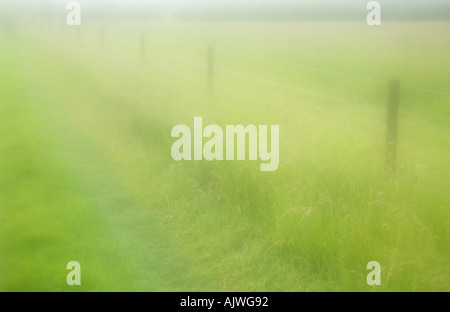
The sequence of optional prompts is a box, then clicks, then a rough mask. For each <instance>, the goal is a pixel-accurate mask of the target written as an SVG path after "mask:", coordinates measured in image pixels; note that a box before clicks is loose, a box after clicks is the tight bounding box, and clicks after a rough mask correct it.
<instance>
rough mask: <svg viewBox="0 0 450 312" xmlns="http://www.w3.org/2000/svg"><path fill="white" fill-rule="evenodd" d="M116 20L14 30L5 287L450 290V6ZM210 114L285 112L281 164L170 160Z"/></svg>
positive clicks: (264, 120) (272, 120) (6, 70)
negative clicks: (433, 17) (365, 18)
mask: <svg viewBox="0 0 450 312" xmlns="http://www.w3.org/2000/svg"><path fill="white" fill-rule="evenodd" d="M100 27H101V25H98V24H86V25H83V27H82V32H81V36H80V42H78V41H77V35H76V33H75V32H74V31H72V29H70V28H67V29H65V30H64V32H62V31H61V29H59V28H57V27H55V28H51V29H45V28H44V29H41V30H39V29H38V30H35V29H30V28H26V27H17V28H15V29H14V30H9V31H5V30H3V31H2V32H0V35H1V36H0V41H2V42H1V45H2V46H4V47H5V49H1V51H0V68H1V72H2V75H1V76H0V101H1V102H0V133H1V134H2V140H1V141H0V290H2V291H7V290H13V291H15V290H27V291H28V290H43V291H54V290H57V291H74V290H76V291H102V290H119V291H126V290H136V291H140V290H149V291H156V290H161V291H180V290H187V291H205V290H207V291H328V290H332V291H347V290H355V291H418V290H423V291H436V290H438V291H448V290H450V266H449V265H448V259H449V257H450V240H449V238H450V230H449V229H450V227H449V222H450V207H449V202H450V201H449V200H450V198H449V193H448V186H449V185H450V183H449V182H450V166H449V163H450V160H449V158H450V130H449V127H450V118H449V117H450V95H448V94H449V93H450V90H449V89H448V82H449V77H450V66H449V65H450V64H449V63H450V60H449V58H448V55H449V52H450V42H449V41H448V40H447V39H446V38H447V36H446V32H445V29H448V24H447V23H392V24H386V25H384V26H383V27H382V28H377V29H376V30H374V28H371V27H367V26H365V25H364V24H358V23H274V24H271V23H211V24H208V23H148V24H137V23H110V24H104V25H103V27H104V29H105V42H104V49H103V50H102V48H101V43H100V42H99V31H100ZM141 33H145V34H146V36H147V51H146V63H145V65H142V64H141V63H140V51H139V40H140V34H141ZM210 45H214V46H215V51H216V64H215V65H216V68H215V90H214V94H212V95H209V94H208V92H207V80H206V70H207V68H206V51H207V47H208V46H210ZM360 77H363V78H369V79H372V80H367V79H361V78H360ZM391 78H398V79H400V80H401V82H402V96H401V117H400V132H399V138H400V139H399V155H398V156H399V157H398V170H397V175H396V178H395V179H388V178H386V176H385V173H384V139H385V105H386V97H387V80H388V79H391ZM421 89H426V90H437V91H440V92H441V93H433V92H429V91H424V90H421ZM194 116H201V117H203V122H204V124H219V125H222V126H224V125H227V124H244V125H246V124H256V125H257V124H279V125H280V167H279V169H278V170H277V171H275V172H260V171H259V162H249V161H239V162H206V161H203V162H194V161H192V162H175V161H173V160H172V158H171V155H170V149H171V145H172V143H173V139H172V138H171V137H170V131H171V129H172V127H173V126H175V125H177V124H188V125H192V123H193V117H194ZM72 260H76V261H79V262H80V263H81V268H82V286H80V287H69V286H67V284H66V274H67V273H68V271H67V270H66V269H65V267H66V264H67V263H68V262H69V261H72ZM372 260H375V261H378V262H380V264H381V268H382V285H381V286H377V287H370V286H368V285H367V284H366V274H367V273H368V271H367V270H366V265H367V263H368V262H369V261H372Z"/></svg>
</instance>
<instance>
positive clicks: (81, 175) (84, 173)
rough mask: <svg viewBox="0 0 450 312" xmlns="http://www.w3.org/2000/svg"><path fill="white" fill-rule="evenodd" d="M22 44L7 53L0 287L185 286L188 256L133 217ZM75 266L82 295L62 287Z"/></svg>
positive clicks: (125, 197) (1, 125)
mask: <svg viewBox="0 0 450 312" xmlns="http://www.w3.org/2000/svg"><path fill="white" fill-rule="evenodd" d="M23 45H24V43H23V42H18V41H17V40H14V41H13V40H12V39H11V41H9V42H8V44H7V46H8V48H7V49H2V51H1V59H2V63H1V64H2V66H4V67H6V68H3V70H2V77H1V79H2V81H1V83H0V88H1V89H0V92H1V93H0V94H1V96H0V97H1V98H2V99H5V100H6V102H5V103H2V105H1V106H0V110H1V112H0V116H1V122H0V132H1V133H3V134H4V135H3V136H2V138H3V140H2V141H1V143H0V163H1V168H2V173H1V176H0V183H1V184H0V207H1V210H0V213H1V214H0V251H1V255H2V256H1V258H0V261H1V262H0V276H2V278H1V280H0V290H43V291H49V290H64V291H67V290H77V289H79V290H83V291H86V290H124V289H127V290H180V289H183V288H185V287H186V285H187V282H188V281H191V279H192V278H194V279H195V277H191V276H188V275H190V270H189V268H187V267H186V259H185V257H184V256H183V255H182V254H180V253H179V251H178V250H177V249H176V248H175V246H173V245H172V244H171V242H170V237H168V236H167V233H166V231H165V229H164V227H163V226H161V224H158V223H157V222H155V220H153V219H152V218H151V216H148V214H147V217H146V218H142V216H139V215H138V216H135V217H130V215H131V213H130V211H133V210H134V211H136V210H138V209H139V207H138V203H136V202H135V201H134V198H133V196H130V194H127V193H126V192H124V191H123V188H122V187H121V185H120V183H117V176H116V175H115V172H114V170H112V168H111V164H110V163H108V159H107V158H105V157H103V155H102V154H101V153H100V152H99V151H98V149H97V147H96V146H95V145H94V142H93V141H92V140H90V138H89V137H88V136H86V135H85V134H84V133H82V132H80V131H79V130H78V129H77V126H76V125H74V124H73V122H72V120H71V117H70V115H69V111H68V110H67V109H66V107H65V105H63V104H62V103H64V102H63V101H64V100H66V99H63V98H60V97H58V94H59V93H58V92H57V91H55V89H54V87H53V86H51V85H50V84H49V82H48V81H46V79H48V78H47V77H46V76H45V75H44V72H42V71H40V69H42V68H37V67H36V64H38V63H36V60H32V59H30V58H31V57H36V55H39V53H36V54H33V56H32V55H30V54H28V53H27V52H26V51H27V50H26V48H24V46H23ZM42 65H44V64H42ZM42 65H41V66H42ZM47 65H48V64H47ZM131 195H132V194H131ZM142 233H145V234H146V235H145V237H146V238H145V239H143V238H142V237H139V236H138V235H139V234H142ZM72 260H76V261H79V262H80V263H81V267H82V285H83V286H82V288H69V287H68V286H67V285H66V281H65V280H66V274H67V273H68V271H67V270H66V268H65V267H66V264H67V263H68V262H69V261H72Z"/></svg>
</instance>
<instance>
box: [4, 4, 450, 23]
mask: <svg viewBox="0 0 450 312" xmlns="http://www.w3.org/2000/svg"><path fill="white" fill-rule="evenodd" d="M68 2H69V1H63V0H44V1H31V0H18V1H14V2H12V1H1V2H0V5H1V6H2V11H5V10H14V11H17V10H19V11H20V12H22V13H23V12H32V13H33V14H41V15H42V14H43V15H46V16H48V15H52V14H54V12H59V11H64V10H65V4H66V3H68ZM79 2H80V4H81V5H82V8H83V10H84V13H83V14H84V19H85V20H86V19H89V20H96V19H110V20H117V19H125V20H152V19H182V20H275V21H288V20H357V19H361V15H362V14H365V12H367V10H366V4H367V3H368V2H369V1H359V0H333V1H330V0H316V1H312V0H303V1H302V0H297V1H294V0H276V1H275V0H260V1H257V0H165V1H161V0H129V1H126V0H112V1H107V0H100V1H93V0H80V1H79ZM379 2H380V3H381V6H382V10H383V19H384V20H448V19H450V2H449V1H446V0H430V1H421V0H408V1H406V0H390V1H388V0H381V1H379ZM363 16H364V15H363Z"/></svg>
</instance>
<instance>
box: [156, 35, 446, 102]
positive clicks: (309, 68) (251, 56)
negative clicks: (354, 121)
mask: <svg viewBox="0 0 450 312" xmlns="http://www.w3.org/2000/svg"><path fill="white" fill-rule="evenodd" d="M152 38H153V39H156V40H158V41H162V42H170V43H175V44H180V45H185V46H189V47H194V48H199V49H204V48H205V46H202V45H196V44H192V43H187V42H183V41H174V40H168V39H161V38H158V37H155V36H152ZM221 51H222V52H223V53H224V54H228V55H234V56H240V57H246V58H251V59H255V60H261V61H264V62H268V63H278V64H283V65H287V66H290V67H296V68H301V69H306V70H310V71H316V72H321V73H325V74H331V75H338V76H342V77H348V78H354V79H359V80H365V81H369V82H374V83H379V84H383V85H385V84H387V83H388V80H380V79H373V78H369V77H363V76H358V75H353V74H347V73H342V72H337V71H330V70H326V69H323V68H318V67H313V66H306V65H300V64H294V63H289V62H283V61H279V60H273V59H269V58H266V57H262V56H256V55H250V54H245V53H238V52H233V51H229V50H221ZM403 88H406V89H411V90H416V91H421V92H427V93H432V94H437V95H444V96H450V93H447V92H443V91H438V90H432V89H427V88H419V87H415V86H407V85H405V86H403Z"/></svg>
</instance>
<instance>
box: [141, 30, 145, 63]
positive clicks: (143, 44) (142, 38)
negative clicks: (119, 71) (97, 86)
mask: <svg viewBox="0 0 450 312" xmlns="http://www.w3.org/2000/svg"><path fill="white" fill-rule="evenodd" d="M141 62H142V64H144V63H145V35H144V34H141Z"/></svg>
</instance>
